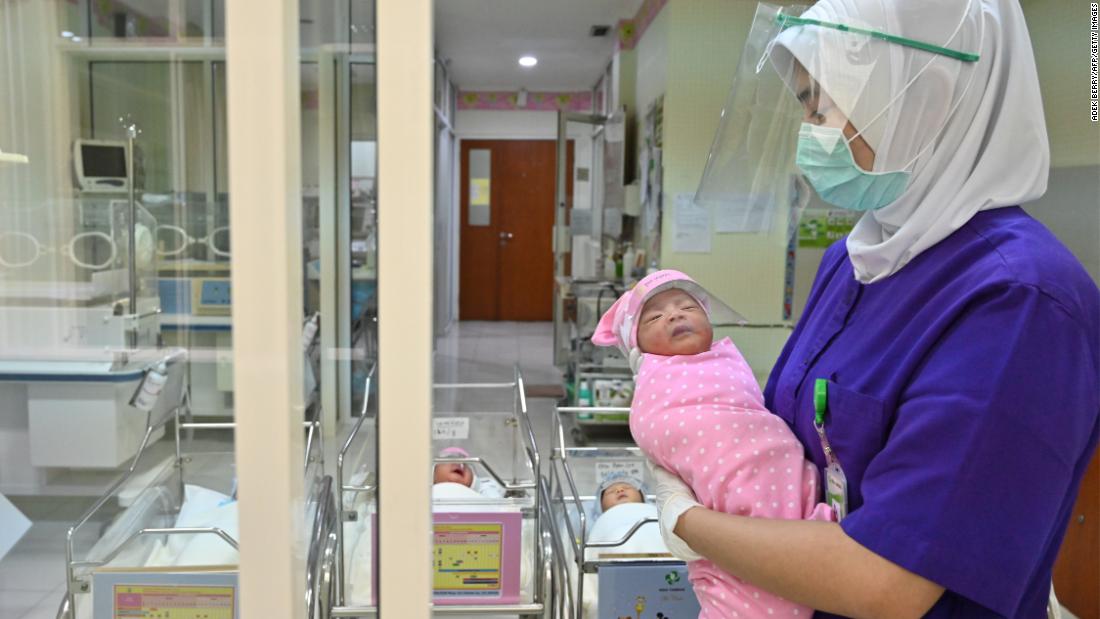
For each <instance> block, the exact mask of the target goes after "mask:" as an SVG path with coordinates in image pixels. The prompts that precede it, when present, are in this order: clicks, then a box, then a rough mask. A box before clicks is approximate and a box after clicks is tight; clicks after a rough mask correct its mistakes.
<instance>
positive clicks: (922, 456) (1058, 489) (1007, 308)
mask: <svg viewBox="0 0 1100 619" xmlns="http://www.w3.org/2000/svg"><path fill="white" fill-rule="evenodd" d="M817 378H826V379H828V380H829V381H830V384H829V410H828V417H827V419H826V424H825V431H826V435H827V436H828V438H829V442H830V443H831V444H832V447H833V449H834V450H835V451H836V454H837V457H838V459H839V460H840V463H841V465H842V466H843V468H844V472H845V475H846V476H847V479H848V509H849V515H848V517H847V518H846V519H845V520H844V522H843V523H842V524H841V526H842V527H843V528H844V530H845V531H846V532H847V534H848V535H849V536H851V537H852V538H853V539H855V540H856V541H857V542H859V543H860V544H862V545H863V546H865V547H867V548H868V549H870V550H871V551H873V552H875V553H876V554H878V555H880V556H882V557H885V558H886V559H888V560H890V561H892V562H893V563H896V564H898V565H900V566H902V567H904V568H905V569H908V570H910V571H912V572H914V573H916V574H919V575H921V576H924V577H925V578H927V579H929V580H931V581H933V582H936V583H938V584H940V585H942V586H943V587H944V588H945V589H946V592H945V593H944V595H943V597H942V598H940V600H939V601H938V602H937V603H936V604H935V606H933V607H932V609H931V610H930V611H929V613H928V614H927V615H926V616H927V617H936V618H941V617H967V618H970V617H1046V610H1045V609H1046V604H1047V596H1048V593H1049V589H1050V579H1051V570H1052V568H1053V565H1054V560H1055V558H1056V557H1057V554H1058V548H1059V546H1060V544H1061V542H1062V537H1063V535H1064V534H1065V530H1066V526H1067V523H1068V521H1069V518H1070V515H1071V514H1070V511H1071V509H1072V507H1073V503H1074V500H1075V498H1076V496H1077V489H1078V486H1079V485H1080V482H1081V476H1082V474H1083V472H1084V470H1085V467H1086V466H1087V465H1088V463H1089V460H1090V458H1091V456H1092V454H1093V452H1094V451H1095V448H1096V444H1097V435H1098V432H1100V425H1098V416H1100V291H1098V290H1097V288H1096V285H1095V284H1094V283H1093V282H1092V280H1091V279H1090V278H1089V276H1088V274H1087V273H1086V272H1085V270H1084V269H1083V268H1082V266H1081V265H1080V263H1078V262H1077V260H1076V259H1075V258H1074V257H1073V256H1072V255H1071V254H1070V252H1069V251H1068V250H1067V249H1066V248H1065V247H1064V246H1063V245H1062V244H1061V243H1060V242H1059V241H1058V240H1057V239H1056V238H1055V237H1054V235H1052V234H1051V233H1050V232H1049V231H1048V230H1047V229H1046V228H1044V227H1043V226H1042V225H1041V224H1039V223H1038V222H1036V221H1035V220H1034V219H1032V218H1031V217H1029V216H1028V215H1027V214H1026V213H1024V211H1023V210H1022V209H1020V208H1019V207H1007V208H999V209H993V210H988V211H982V212H979V213H978V214H977V215H975V216H974V217H973V218H972V219H971V221H970V222H968V223H967V224H966V225H964V226H963V227H962V228H960V229H959V230H957V231H956V232H955V233H954V234H952V235H951V236H950V237H948V238H946V239H944V240H943V241H941V242H940V243H938V244H937V245H935V246H934V247H932V248H930V249H928V250H926V251H924V252H923V253H921V254H920V255H918V256H917V257H916V258H914V259H913V260H912V262H910V263H909V264H908V265H906V266H905V267H904V268H902V269H901V270H900V271H898V272H897V273H895V274H894V275H892V276H890V277H888V278H886V279H885V280H882V281H879V282H876V283H873V284H868V285H864V284H860V283H859V282H857V281H856V280H855V278H854V276H853V272H852V265H851V262H850V261H849V260H848V253H847V248H846V247H845V243H844V241H840V242H838V243H835V244H834V245H833V246H832V247H830V248H829V250H828V251H827V252H826V253H825V257H824V259H823V260H822V263H821V267H820V270H819V271H818V273H817V277H816V279H815V280H814V284H813V289H812V290H811V291H810V296H809V299H808V301H807V304H806V309H805V311H804V313H803V316H802V319H801V320H800V321H799V322H798V325H797V327H796V328H795V330H794V332H793V334H792V335H791V338H790V340H789V341H788V342H787V344H786V346H785V347H784V348H783V352H782V353H781V355H780V357H779V361H778V362H777V364H776V366H775V369H774V370H773V371H772V374H771V377H770V379H769V380H768V385H767V387H766V389H765V392H764V397H765V400H766V403H767V406H768V408H769V409H770V410H772V411H774V412H775V413H776V414H777V415H779V416H780V417H782V418H783V419H784V420H786V422H787V423H788V424H789V425H790V426H791V428H792V429H793V430H794V432H795V433H796V434H797V435H798V438H799V440H801V441H802V443H803V445H805V446H806V452H807V457H808V458H810V459H812V460H813V461H814V462H815V463H816V464H817V465H818V467H819V469H821V468H823V467H824V465H825V458H824V455H823V453H822V450H821V442H820V439H819V438H818V436H817V433H816V432H815V431H814V428H813V417H814V405H813V394H814V381H815V379H817ZM817 559H819V560H820V562H821V566H822V569H828V557H817ZM816 616H817V617H823V616H829V615H825V614H824V613H817V615H816Z"/></svg>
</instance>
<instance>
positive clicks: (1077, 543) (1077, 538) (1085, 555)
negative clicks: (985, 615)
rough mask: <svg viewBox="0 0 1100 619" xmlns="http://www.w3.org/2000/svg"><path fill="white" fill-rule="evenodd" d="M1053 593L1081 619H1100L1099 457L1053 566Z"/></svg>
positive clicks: (1083, 481)
mask: <svg viewBox="0 0 1100 619" xmlns="http://www.w3.org/2000/svg"><path fill="white" fill-rule="evenodd" d="M1054 592H1055V593H1056V594H1057V595H1058V601H1060V602H1061V603H1062V606H1065V607H1066V608H1068V609H1070V611H1072V612H1073V614H1075V615H1077V616H1078V617H1080V619H1100V454H1098V455H1096V456H1094V457H1093V458H1092V464H1090V465H1089V468H1088V469H1087V470H1086V471H1085V476H1084V477H1083V478H1082V479H1081V490H1080V491H1079V492H1078V494H1077V503H1076V504H1075V505H1074V506H1073V513H1072V514H1071V515H1070V519H1069V528H1068V529H1066V537H1065V539H1064V540H1062V550H1061V552H1060V553H1059V555H1058V561H1057V563H1055V564H1054Z"/></svg>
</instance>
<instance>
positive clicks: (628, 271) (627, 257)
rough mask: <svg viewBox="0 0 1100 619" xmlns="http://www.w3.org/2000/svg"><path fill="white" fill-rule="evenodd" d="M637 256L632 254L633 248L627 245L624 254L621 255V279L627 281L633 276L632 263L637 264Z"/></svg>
mask: <svg viewBox="0 0 1100 619" xmlns="http://www.w3.org/2000/svg"><path fill="white" fill-rule="evenodd" d="M637 259H638V255H637V254H636V253H634V246H633V245H629V244H628V245H627V246H626V252H624V253H623V277H624V278H625V279H629V278H631V277H633V276H634V263H635V262H637Z"/></svg>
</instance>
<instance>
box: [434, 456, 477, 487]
mask: <svg viewBox="0 0 1100 619" xmlns="http://www.w3.org/2000/svg"><path fill="white" fill-rule="evenodd" d="M447 481H449V482H454V483H456V484H462V485H463V486H467V487H469V486H472V485H473V484H474V472H473V471H472V470H470V467H468V466H466V465H465V464H462V463H460V462H455V463H454V464H451V463H446V462H441V463H439V464H437V465H435V475H433V480H432V483H435V484H441V483H443V482H447Z"/></svg>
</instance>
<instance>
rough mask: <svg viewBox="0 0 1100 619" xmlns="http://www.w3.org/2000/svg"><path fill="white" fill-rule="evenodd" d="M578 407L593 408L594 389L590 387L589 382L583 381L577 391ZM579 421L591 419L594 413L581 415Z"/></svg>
mask: <svg viewBox="0 0 1100 619" xmlns="http://www.w3.org/2000/svg"><path fill="white" fill-rule="evenodd" d="M577 406H592V389H591V388H590V387H589V386H588V380H582V381H581V386H580V388H579V389H578V390H577ZM577 417H578V418H579V419H591V418H592V413H580V414H579V415H577Z"/></svg>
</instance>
